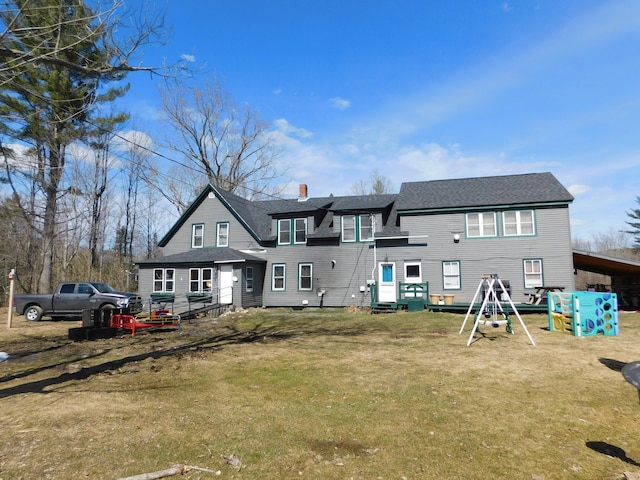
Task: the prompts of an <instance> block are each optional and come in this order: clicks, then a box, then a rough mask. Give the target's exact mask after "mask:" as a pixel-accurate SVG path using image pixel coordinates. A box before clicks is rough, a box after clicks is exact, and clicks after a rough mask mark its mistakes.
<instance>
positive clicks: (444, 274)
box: [442, 260, 462, 290]
mask: <svg viewBox="0 0 640 480" xmlns="http://www.w3.org/2000/svg"><path fill="white" fill-rule="evenodd" d="M452 265H456V267H457V270H458V271H457V273H456V274H455V275H454V274H452V273H447V272H446V267H447V266H452ZM461 276H462V275H461V272H460V260H443V262H442V288H443V289H444V290H460V288H462V287H461V285H462V278H461ZM447 279H456V280H457V282H456V283H457V285H452V284H450V282H447Z"/></svg>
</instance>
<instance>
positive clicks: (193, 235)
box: [191, 223, 204, 248]
mask: <svg viewBox="0 0 640 480" xmlns="http://www.w3.org/2000/svg"><path fill="white" fill-rule="evenodd" d="M196 229H200V230H201V232H200V235H198V236H197V235H196ZM196 238H199V239H200V245H196V241H195V240H196ZM202 247H204V223H194V224H193V225H192V226H191V248H202Z"/></svg>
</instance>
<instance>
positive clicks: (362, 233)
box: [342, 214, 374, 242]
mask: <svg viewBox="0 0 640 480" xmlns="http://www.w3.org/2000/svg"><path fill="white" fill-rule="evenodd" d="M373 233H374V231H373V221H372V218H371V215H369V214H367V215H343V216H342V241H343V242H367V241H371V240H373Z"/></svg>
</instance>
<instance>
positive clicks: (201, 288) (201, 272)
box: [189, 267, 213, 293]
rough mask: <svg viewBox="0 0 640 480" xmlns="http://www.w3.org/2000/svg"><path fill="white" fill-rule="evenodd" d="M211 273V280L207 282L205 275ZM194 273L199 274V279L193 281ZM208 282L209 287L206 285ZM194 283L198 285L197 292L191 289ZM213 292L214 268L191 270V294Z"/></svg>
mask: <svg viewBox="0 0 640 480" xmlns="http://www.w3.org/2000/svg"><path fill="white" fill-rule="evenodd" d="M207 271H208V272H209V279H208V280H205V278H204V273H205V272H207ZM192 272H196V273H197V278H196V279H193V278H192V277H191V274H192ZM206 282H209V285H208V287H207V286H206V285H205V283H206ZM192 283H197V288H196V290H193V289H192V288H191V284H192ZM211 291H213V268H210V267H207V268H190V269H189V293H204V292H207V293H208V292H211Z"/></svg>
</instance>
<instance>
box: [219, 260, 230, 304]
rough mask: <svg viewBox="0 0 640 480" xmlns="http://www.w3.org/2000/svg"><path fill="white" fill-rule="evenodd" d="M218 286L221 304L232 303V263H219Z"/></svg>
mask: <svg viewBox="0 0 640 480" xmlns="http://www.w3.org/2000/svg"><path fill="white" fill-rule="evenodd" d="M218 286H219V287H220V303H221V304H222V305H229V304H231V303H233V265H220V276H219V278H218Z"/></svg>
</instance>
